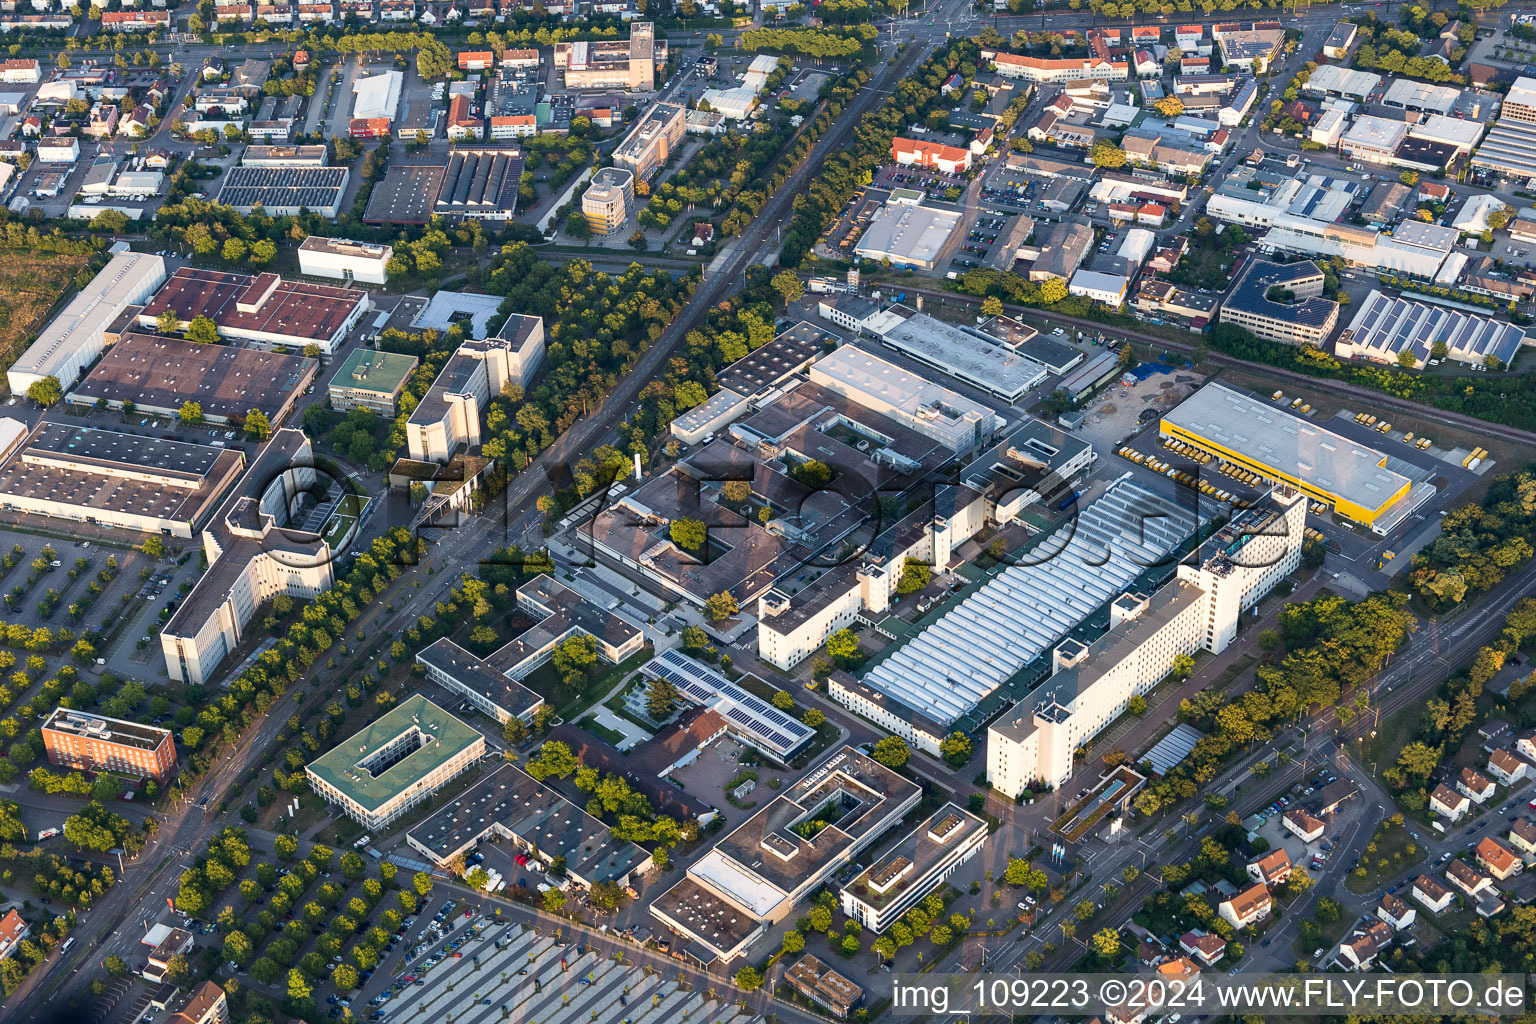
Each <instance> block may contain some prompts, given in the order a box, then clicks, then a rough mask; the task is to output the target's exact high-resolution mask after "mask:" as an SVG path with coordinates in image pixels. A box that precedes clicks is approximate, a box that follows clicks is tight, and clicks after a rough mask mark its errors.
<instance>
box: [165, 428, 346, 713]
mask: <svg viewBox="0 0 1536 1024" xmlns="http://www.w3.org/2000/svg"><path fill="white" fill-rule="evenodd" d="M315 480H316V477H315V471H314V455H313V453H312V452H311V450H310V445H309V439H308V438H307V437H305V436H304V432H303V431H301V430H293V429H291V428H285V429H283V430H279V431H278V432H277V433H276V434H274V435H273V437H272V440H271V441H269V442H267V445H266V446H265V447H264V448H263V449H262V450H261V453H260V454H259V455H258V456H257V457H256V459H255V461H254V462H253V463H252V464H251V467H250V469H248V470H247V471H246V473H245V475H244V476H243V477H242V478H241V479H240V482H239V484H238V485H237V486H236V488H235V490H234V492H233V493H232V494H231V495H230V496H229V498H228V499H226V500H225V502H224V504H223V506H222V507H221V508H220V509H219V510H218V512H217V513H215V515H214V516H213V518H212V520H210V521H209V523H208V525H207V528H206V529H204V530H203V532H202V540H203V555H204V557H205V558H206V559H207V560H208V569H207V571H206V572H204V573H203V575H202V576H201V577H200V578H199V579H198V581H197V585H196V586H194V587H193V588H192V590H191V591H190V592H189V593H188V594H187V596H186V597H185V598H184V599H183V600H182V602H181V607H179V608H177V609H176V612H175V614H173V615H172V616H171V617H170V619H169V620H168V621H167V622H166V624H165V626H164V628H162V629H161V631H160V650H161V653H162V654H163V655H164V657H165V665H166V671H167V673H168V674H169V675H170V677H171V678H172V679H174V680H178V681H181V682H185V683H192V684H196V685H203V684H205V683H207V682H209V681H210V680H211V679H212V677H213V672H214V670H215V669H216V668H217V667H218V666H219V664H220V663H221V662H222V661H223V660H224V658H225V657H226V656H227V655H228V654H229V653H230V652H231V651H232V650H234V649H235V648H236V647H237V646H238V645H239V644H240V642H241V641H242V640H243V639H245V638H246V626H247V625H248V624H249V623H250V621H251V620H252V619H253V618H255V616H256V611H257V609H258V608H259V607H260V606H261V604H262V603H263V602H265V601H268V600H271V599H272V598H274V597H276V596H277V595H278V594H288V595H290V596H292V597H296V598H300V599H308V598H313V597H316V596H318V595H319V594H320V593H321V592H323V591H324V590H326V589H327V588H329V587H330V585H331V581H332V570H331V564H332V562H333V560H334V554H333V549H332V546H331V545H330V543H328V542H327V540H326V539H324V538H323V537H321V536H320V535H319V534H316V533H312V532H309V531H307V530H303V529H298V528H296V526H295V525H294V524H293V523H291V522H290V519H291V517H292V516H293V515H294V514H295V513H296V512H297V511H298V509H299V502H300V496H301V495H302V494H304V493H305V492H306V491H308V490H309V489H310V488H312V487H313V486H314V484H315ZM322 528H323V527H322ZM331 539H332V540H337V541H340V540H341V539H342V538H341V537H339V536H336V535H331ZM338 546H339V545H338Z"/></svg>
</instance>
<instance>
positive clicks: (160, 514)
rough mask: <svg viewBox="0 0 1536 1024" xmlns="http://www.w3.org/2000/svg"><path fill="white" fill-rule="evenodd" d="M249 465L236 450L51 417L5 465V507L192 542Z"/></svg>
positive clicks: (1, 499) (0, 477) (0, 478)
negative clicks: (181, 538)
mask: <svg viewBox="0 0 1536 1024" xmlns="http://www.w3.org/2000/svg"><path fill="white" fill-rule="evenodd" d="M244 463H245V458H244V456H243V455H241V454H240V453H239V452H238V451H236V450H234V449H231V448H215V447H212V446H211V445H205V444H193V443H190V442H187V441H168V440H165V439H163V438H160V437H147V436H144V435H142V434H127V433H123V432H121V431H115V430H100V429H97V428H95V427H79V426H74V425H72V424H67V423H53V422H50V421H47V420H44V421H43V422H41V423H39V424H38V425H37V427H36V428H35V429H34V430H33V431H32V433H31V434H30V435H29V436H28V437H27V438H26V440H25V441H24V442H23V443H21V444H19V445H18V446H17V447H16V448H15V449H14V451H13V452H12V453H11V454H10V455H9V457H8V458H6V459H5V461H4V463H3V464H0V507H3V508H5V509H8V510H10V511H15V512H28V513H31V514H33V515H39V516H49V517H51V518H55V519H68V520H73V521H75V522H83V523H96V524H100V525H104V526H108V527H115V528H118V529H124V530H134V531H138V532H140V533H163V534H166V535H168V536H173V537H187V538H190V537H191V536H192V535H193V534H195V533H196V532H197V531H198V530H200V529H202V528H203V526H204V524H206V523H207V522H208V521H209V519H210V518H211V517H212V515H213V512H214V507H215V505H216V504H217V502H218V501H219V498H220V497H221V496H222V495H223V494H224V492H225V491H226V490H228V489H229V487H230V485H231V484H233V483H234V481H235V478H236V477H237V476H238V475H239V473H240V469H241V467H242V466H243V465H244Z"/></svg>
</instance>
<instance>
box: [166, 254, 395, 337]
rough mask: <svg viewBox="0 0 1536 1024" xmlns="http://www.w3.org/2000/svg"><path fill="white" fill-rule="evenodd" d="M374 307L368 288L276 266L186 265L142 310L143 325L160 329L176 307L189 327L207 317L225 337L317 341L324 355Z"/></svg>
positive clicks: (172, 276)
mask: <svg viewBox="0 0 1536 1024" xmlns="http://www.w3.org/2000/svg"><path fill="white" fill-rule="evenodd" d="M369 308H370V303H369V301H368V293H367V292H363V291H358V290H356V289H352V288H339V287H335V286H332V285H322V284H311V283H309V282H307V281H288V280H284V279H283V278H281V277H279V276H278V275H276V274H274V273H271V272H270V271H263V272H262V273H259V274H254V275H253V274H237V273H232V272H230V271H224V270H199V269H197V268H195V267H182V268H180V269H179V270H177V271H176V273H174V274H172V275H171V278H170V280H169V281H167V282H166V283H165V286H164V287H162V288H161V289H160V290H159V291H157V292H156V293H155V294H154V297H153V298H151V299H150V300H149V301H148V302H147V303H146V304H145V305H144V308H143V309H142V310H140V312H139V325H140V326H142V327H144V328H145V329H147V330H154V329H156V327H157V325H158V321H159V318H160V316H161V315H162V314H163V313H165V312H167V311H170V312H173V313H175V314H176V316H177V318H178V319H179V321H180V326H179V329H180V330H183V331H184V330H186V329H187V326H188V325H189V324H190V323H191V322H192V320H194V319H195V318H197V317H199V316H203V317H207V318H208V319H210V320H212V321H213V322H214V324H215V325H216V326H217V327H218V331H219V335H220V336H221V337H224V338H229V339H232V340H236V341H244V342H249V343H251V344H253V345H255V346H257V347H258V348H265V349H275V348H277V347H279V346H281V347H284V348H287V349H291V350H295V351H299V352H302V351H304V350H305V349H306V348H308V347H309V346H310V345H313V346H315V347H316V348H317V349H319V350H320V355H321V356H329V355H331V354H332V353H333V352H335V351H336V350H337V349H338V348H340V347H341V346H342V345H343V344H344V343H345V342H346V340H347V333H348V332H349V331H351V330H352V328H354V327H356V326H357V324H358V322H359V321H360V320H362V318H363V314H364V313H366V312H367V311H368V309H369Z"/></svg>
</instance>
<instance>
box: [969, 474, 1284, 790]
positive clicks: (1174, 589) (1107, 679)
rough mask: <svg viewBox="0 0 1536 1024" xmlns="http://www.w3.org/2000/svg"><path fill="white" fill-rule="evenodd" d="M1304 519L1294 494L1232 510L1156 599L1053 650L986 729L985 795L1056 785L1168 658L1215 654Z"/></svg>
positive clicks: (1167, 666)
mask: <svg viewBox="0 0 1536 1024" xmlns="http://www.w3.org/2000/svg"><path fill="white" fill-rule="evenodd" d="M1096 504H1097V503H1095V505H1096ZM1093 510H1094V506H1090V507H1089V509H1088V510H1087V511H1088V513H1091V512H1093ZM1083 518H1086V513H1085V515H1084V517H1083ZM1305 518H1306V502H1305V500H1303V499H1302V498H1301V497H1299V496H1296V495H1291V496H1289V497H1285V496H1281V495H1278V494H1271V495H1270V497H1269V498H1267V499H1266V500H1265V501H1263V502H1261V503H1259V504H1257V505H1255V506H1254V507H1253V508H1251V509H1247V510H1244V511H1243V512H1240V513H1238V514H1237V515H1236V516H1235V517H1234V518H1233V520H1232V521H1231V522H1230V523H1228V525H1227V526H1225V527H1223V528H1222V529H1221V530H1220V531H1218V532H1217V533H1216V534H1215V535H1214V536H1213V537H1212V538H1210V539H1209V540H1208V541H1207V542H1206V544H1205V546H1204V547H1203V548H1202V554H1203V555H1204V558H1203V559H1202V561H1201V562H1200V563H1199V564H1187V563H1186V564H1181V565H1180V566H1179V567H1178V570H1177V576H1176V577H1175V579H1174V580H1172V581H1171V582H1169V583H1168V584H1166V585H1165V586H1163V587H1162V588H1161V589H1160V590H1158V591H1157V592H1156V593H1153V594H1151V595H1150V596H1149V595H1146V594H1141V593H1135V592H1125V593H1122V594H1121V595H1120V596H1119V597H1117V598H1115V599H1114V601H1113V602H1112V603H1111V604H1110V614H1109V622H1110V626H1109V630H1108V631H1107V632H1106V633H1104V634H1103V635H1102V636H1101V637H1099V638H1098V639H1096V640H1093V641H1092V642H1089V643H1085V642H1083V641H1082V640H1079V639H1077V638H1076V637H1068V638H1066V639H1065V640H1063V641H1061V642H1060V643H1058V645H1057V646H1056V648H1055V650H1054V651H1053V653H1052V671H1051V674H1050V675H1049V676H1048V677H1047V678H1046V679H1045V680H1044V681H1043V682H1041V683H1039V684H1038V685H1037V686H1036V687H1035V688H1034V689H1033V690H1032V691H1031V692H1030V693H1029V694H1028V695H1027V696H1026V697H1025V698H1024V699H1023V700H1021V701H1019V703H1018V704H1017V705H1015V706H1014V708H1013V710H1012V711H1010V712H1008V713H1007V714H1005V715H1004V716H1003V717H1002V718H1000V719H999V720H997V721H996V722H994V723H993V724H992V725H991V726H990V727H989V728H988V730H987V777H988V780H989V781H990V782H991V784H992V786H993V788H994V789H998V790H1000V791H1001V792H1003V793H1006V794H1008V795H1010V796H1017V795H1019V794H1020V793H1022V792H1024V791H1025V790H1026V789H1031V788H1040V787H1041V786H1048V787H1049V786H1059V785H1061V784H1062V783H1063V782H1065V781H1066V780H1067V778H1069V777H1070V775H1071V773H1072V758H1073V752H1074V751H1075V750H1077V749H1078V748H1079V747H1080V746H1082V745H1083V744H1085V743H1087V742H1089V741H1090V740H1091V739H1092V738H1093V737H1094V736H1095V735H1097V734H1098V733H1099V731H1100V730H1102V729H1103V728H1104V727H1105V726H1107V725H1109V724H1110V723H1111V722H1113V721H1114V720H1115V719H1116V718H1118V717H1119V716H1120V715H1121V714H1123V713H1124V712H1125V709H1126V707H1127V706H1128V705H1129V702H1130V700H1131V698H1132V697H1136V696H1139V695H1143V694H1146V693H1148V692H1150V691H1151V690H1152V689H1154V688H1155V687H1156V686H1157V684H1158V683H1159V682H1161V681H1162V680H1163V678H1164V677H1166V676H1167V674H1168V673H1169V671H1171V669H1172V667H1173V663H1174V660H1175V659H1177V658H1178V657H1179V656H1181V655H1188V654H1194V653H1195V652H1196V651H1198V650H1202V649H1203V650H1209V651H1212V652H1213V653H1219V652H1220V651H1222V650H1224V649H1225V648H1226V647H1227V645H1228V644H1230V643H1231V642H1232V640H1233V639H1234V638H1235V636H1236V634H1237V623H1238V620H1239V618H1240V617H1241V616H1242V614H1243V613H1244V612H1246V611H1247V610H1248V609H1249V608H1251V607H1252V606H1253V605H1254V604H1255V603H1256V602H1257V601H1258V600H1259V599H1260V598H1261V597H1263V596H1264V595H1265V594H1266V593H1268V592H1269V590H1270V589H1271V588H1272V587H1273V586H1274V585H1275V584H1276V583H1278V582H1279V581H1280V580H1282V579H1284V578H1285V576H1286V575H1288V574H1289V573H1291V572H1293V571H1294V570H1295V569H1296V567H1297V566H1298V565H1299V564H1300V562H1301V544H1302V540H1303V534H1302V527H1303V524H1304V523H1305ZM1062 562H1063V558H1062V557H1058V558H1056V559H1052V560H1050V561H1049V562H1048V563H1047V564H1048V565H1050V566H1057V565H1059V564H1062ZM1009 571H1010V572H1011V571H1013V570H1009ZM1091 600H1092V599H1091V598H1090V601H1091ZM1083 604H1086V602H1084V603H1083ZM1083 604H1080V605H1079V607H1083ZM1021 607H1026V608H1027V607H1030V605H1028V604H1026V605H1023V606H1021ZM1090 610H1091V609H1090ZM1068 617H1071V616H1070V615H1069V616H1068ZM1060 635H1062V634H1060V633H1058V636H1060ZM949 671H950V672H951V674H953V669H951V670H949Z"/></svg>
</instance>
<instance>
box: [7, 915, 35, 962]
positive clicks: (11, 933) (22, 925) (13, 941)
mask: <svg viewBox="0 0 1536 1024" xmlns="http://www.w3.org/2000/svg"><path fill="white" fill-rule="evenodd" d="M30 931H31V929H30V928H29V927H28V926H27V922H25V921H23V920H22V919H21V915H20V914H18V913H16V911H14V910H9V911H6V914H5V916H4V917H0V960H3V959H4V958H6V957H8V956H10V955H11V954H12V953H14V952H16V947H17V946H19V945H20V944H21V940H22V939H24V938H26V937H27V935H28V933H29V932H30Z"/></svg>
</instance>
